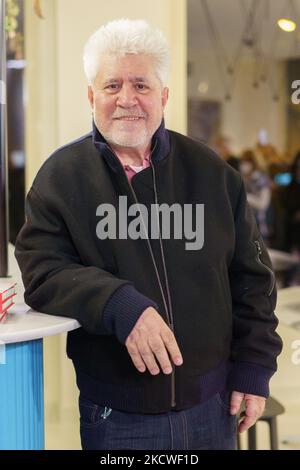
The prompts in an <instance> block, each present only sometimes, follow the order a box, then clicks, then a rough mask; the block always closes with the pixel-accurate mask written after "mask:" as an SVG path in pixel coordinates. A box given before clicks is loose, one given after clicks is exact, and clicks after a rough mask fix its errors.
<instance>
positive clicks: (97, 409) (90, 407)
mask: <svg viewBox="0 0 300 470" xmlns="http://www.w3.org/2000/svg"><path fill="white" fill-rule="evenodd" d="M79 412H80V425H81V426H85V427H96V426H99V425H103V424H105V423H108V421H109V416H110V415H111V413H112V409H111V408H109V407H108V406H102V405H98V404H96V403H93V402H92V401H90V400H88V399H87V398H85V397H82V396H80V397H79Z"/></svg>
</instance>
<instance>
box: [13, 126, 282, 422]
mask: <svg viewBox="0 0 300 470" xmlns="http://www.w3.org/2000/svg"><path fill="white" fill-rule="evenodd" d="M119 196H127V200H128V205H130V204H137V203H138V204H143V205H145V207H146V208H147V209H149V213H150V206H151V205H153V204H155V203H156V204H157V205H159V204H167V205H168V206H169V207H170V206H172V204H179V205H180V207H182V208H184V207H185V206H184V205H185V204H186V205H189V206H190V207H192V214H193V216H196V212H195V210H196V209H195V207H196V205H197V204H198V205H202V207H203V208H204V209H203V210H204V212H203V216H204V219H203V226H202V232H203V243H202V246H201V248H199V249H196V250H188V249H186V247H187V245H186V243H187V241H190V240H186V239H185V238H184V236H183V237H182V238H181V239H180V238H176V237H174V236H173V237H172V236H170V238H169V239H168V238H163V237H161V239H159V238H157V239H151V237H148V239H147V238H138V239H131V238H122V239H119V238H118V236H117V237H116V238H115V239H111V238H106V239H101V238H99V236H98V235H97V226H98V223H99V220H100V218H99V209H98V208H99V207H100V206H101V205H102V204H110V205H111V207H114V208H115V209H116V214H117V215H118V216H119V215H120V214H119ZM156 207H157V206H156ZM120 210H121V209H120ZM122 215H124V214H122ZM130 220H132V218H131V219H130V216H128V223H129V222H130ZM161 228H163V227H161ZM184 233H185V232H184V231H183V234H184ZM15 254H16V258H17V260H18V263H19V266H20V268H21V271H22V276H23V281H24V285H25V301H26V303H27V304H28V305H29V306H31V307H32V308H34V309H36V310H39V311H41V312H44V313H47V314H51V315H59V316H65V317H72V318H76V319H77V320H78V321H79V322H80V324H81V326H82V328H79V329H77V330H75V331H72V332H70V333H69V334H68V343H67V352H68V356H69V357H70V358H71V359H72V360H73V362H74V366H75V369H76V373H77V383H78V386H79V388H80V390H81V392H82V393H83V394H84V395H85V396H87V397H88V398H89V399H91V400H93V401H94V402H95V403H98V404H101V405H106V406H110V407H111V408H114V407H115V408H118V409H121V410H127V411H131V412H142V413H160V412H166V411H169V410H171V409H186V408H189V407H191V406H194V405H196V404H198V403H200V402H202V401H204V400H206V399H207V398H209V397H210V396H211V395H213V394H214V393H217V392H220V391H221V390H223V389H224V388H227V389H230V390H237V391H241V392H244V393H252V394H256V395H262V396H268V393H269V389H268V382H269V379H270V377H271V376H272V375H273V373H274V372H275V370H276V368H277V366H276V357H277V355H278V354H279V353H280V351H281V348H282V343H281V340H280V338H279V336H278V335H277V333H276V332H275V329H276V327H277V323H278V322H277V319H276V317H275V315H274V308H275V302H276V286H275V277H274V273H273V271H272V266H271V262H270V259H269V256H268V253H267V250H266V247H265V245H264V242H263V240H262V238H261V236H260V233H259V231H258V228H257V226H256V223H255V220H254V217H253V214H252V210H251V209H250V207H249V205H248V204H247V198H246V193H245V188H244V185H243V183H242V180H241V177H240V175H239V173H238V172H236V171H235V170H233V169H232V168H231V167H230V166H229V165H228V164H227V163H225V162H224V161H222V160H221V159H220V158H219V157H218V156H217V155H215V154H214V152H213V151H212V150H210V149H209V148H208V147H206V146H205V145H203V144H200V143H198V142H195V141H194V140H192V139H190V138H188V137H186V136H183V135H181V134H178V133H176V132H172V131H168V130H166V129H165V128H164V124H163V123H162V124H161V126H160V128H159V129H158V130H157V132H156V133H155V134H154V136H153V152H152V158H151V167H150V168H147V169H144V170H143V171H141V172H139V173H138V174H136V175H135V176H134V177H133V179H132V181H131V184H130V183H129V182H128V180H127V177H126V174H125V172H124V170H123V167H122V165H121V164H120V162H119V161H118V159H117V157H116V155H114V154H113V152H112V150H111V149H110V148H109V146H108V145H107V143H106V142H105V140H104V139H103V137H102V136H101V134H100V133H99V132H98V130H97V129H96V127H95V125H94V130H93V132H92V133H90V134H88V135H86V136H84V137H82V138H80V139H78V140H77V141H75V142H72V143H70V144H68V145H66V146H64V147H62V148H61V149H58V150H57V151H56V152H55V153H54V154H53V155H52V156H51V157H50V158H48V159H47V160H46V162H45V163H44V164H43V166H42V168H41V169H40V170H39V172H38V174H37V176H36V178H35V180H34V182H33V184H32V187H31V189H30V191H29V193H28V196H27V200H26V223H25V224H24V226H23V228H22V229H21V231H20V233H19V236H18V238H17V242H16V250H15ZM150 305H152V306H154V307H155V308H156V309H157V310H158V312H159V313H160V314H161V316H162V317H163V319H164V320H165V321H166V323H167V324H168V325H169V326H170V328H171V329H172V330H173V332H174V334H175V337H176V340H177V342H178V345H179V348H180V350H181V353H182V356H183V365H181V366H178V367H174V369H173V373H172V374H171V375H165V374H163V373H162V372H161V373H160V374H158V375H156V376H152V375H151V374H150V373H149V372H148V371H146V372H144V373H141V372H139V371H137V369H136V368H135V366H134V365H133V363H132V361H131V358H130V356H129V354H128V351H127V348H126V346H125V340H126V338H127V336H128V334H129V333H130V331H131V330H132V328H133V326H134V324H135V323H136V321H137V319H138V318H139V316H140V315H141V313H142V312H143V311H144V310H145V308H147V307H148V306H150Z"/></svg>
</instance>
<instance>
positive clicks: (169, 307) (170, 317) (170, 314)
mask: <svg viewBox="0 0 300 470" xmlns="http://www.w3.org/2000/svg"><path fill="white" fill-rule="evenodd" d="M156 145H157V141H156V142H155V145H154V148H153V150H152V152H151V154H150V157H149V160H150V166H151V169H152V176H153V187H154V198H155V204H156V214H157V219H158V220H157V223H158V229H159V243H160V251H161V255H162V262H163V268H164V275H165V281H166V289H167V297H168V301H169V305H168V303H167V301H166V297H165V294H164V290H163V286H162V282H161V279H160V275H159V272H158V268H157V264H156V261H155V257H154V253H153V250H152V247H151V244H150V241H149V234H148V232H147V230H146V226H145V222H144V219H143V216H142V213H141V220H142V225H143V229H144V233H145V235H146V242H147V246H148V250H149V253H150V256H151V259H152V264H153V267H154V270H155V274H156V277H157V281H158V284H159V288H160V292H161V296H162V299H163V304H164V308H165V311H166V314H167V318H168V326H169V328H170V329H171V330H172V332H173V333H174V321H173V311H172V303H171V295H170V289H169V282H168V276H167V270H166V263H165V257H164V250H163V246H162V240H161V232H160V225H159V215H158V213H157V201H158V198H157V189H156V181H155V170H154V166H153V164H152V154H153V152H154V150H155V148H156ZM110 150H111V152H112V153H113V154H114V155H115V153H114V152H113V150H112V149H110ZM115 157H116V159H117V162H118V164H119V166H120V167H121V169H122V172H123V174H124V175H125V178H126V181H127V183H128V186H129V189H130V192H131V194H132V196H133V199H134V201H135V203H136V204H137V205H139V201H138V198H137V196H136V193H135V191H134V189H133V187H132V184H131V181H129V180H128V177H127V175H126V172H125V170H124V168H123V165H122V164H121V163H120V162H119V158H118V157H117V155H115ZM175 406H176V397H175V366H174V365H173V364H172V374H171V407H172V408H174V407H175Z"/></svg>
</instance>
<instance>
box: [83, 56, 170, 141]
mask: <svg viewBox="0 0 300 470" xmlns="http://www.w3.org/2000/svg"><path fill="white" fill-rule="evenodd" d="M168 91H169V90H168V88H166V87H165V88H162V85H161V83H160V81H159V79H158V78H157V76H156V75H155V72H154V68H153V64H152V60H151V58H150V57H148V56H146V55H144V54H127V55H125V56H123V57H114V56H112V55H105V56H103V58H102V62H101V66H100V70H99V72H98V75H97V77H96V79H95V81H94V83H93V86H92V87H89V90H88V94H89V101H90V104H91V107H92V109H93V113H94V120H95V123H96V126H97V128H98V129H99V131H100V132H101V134H102V135H103V136H104V138H105V139H106V140H107V141H108V142H109V143H111V144H114V145H116V146H119V147H135V148H141V149H143V148H145V147H146V146H148V145H149V143H150V141H151V138H152V136H153V134H154V132H155V131H156V129H157V128H158V127H159V125H160V123H161V120H162V117H163V110H164V107H165V105H166V103H167V100H168Z"/></svg>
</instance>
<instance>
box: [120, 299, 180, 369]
mask: <svg viewBox="0 0 300 470" xmlns="http://www.w3.org/2000/svg"><path fill="white" fill-rule="evenodd" d="M125 346H126V348H127V351H128V353H129V355H130V357H131V359H132V362H133V364H134V365H135V367H136V368H137V369H138V371H140V372H145V370H146V369H148V370H149V372H150V373H151V374H152V375H157V374H159V372H160V370H159V366H158V364H159V365H160V367H161V369H162V371H163V372H164V373H165V374H171V373H172V364H171V361H173V363H174V364H175V365H177V366H180V365H181V364H182V363H183V359H182V355H181V352H180V350H179V347H178V344H177V341H176V339H175V336H174V334H173V332H172V330H171V329H170V328H169V327H168V325H167V324H166V323H165V321H164V320H163V318H162V317H161V316H160V314H159V313H158V312H157V311H156V310H155V309H154V308H153V307H148V308H147V309H146V310H144V312H143V313H142V315H141V316H140V318H139V319H138V321H137V322H136V324H135V326H134V328H133V329H132V331H131V333H130V334H129V336H128V337H127V339H126V342H125ZM170 359H171V361H170Z"/></svg>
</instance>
